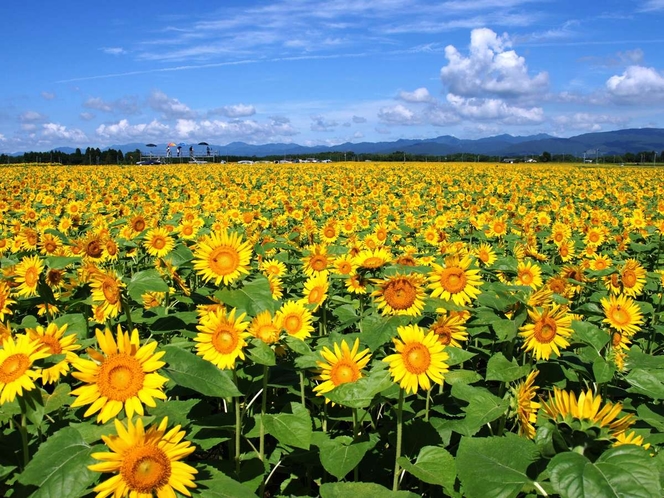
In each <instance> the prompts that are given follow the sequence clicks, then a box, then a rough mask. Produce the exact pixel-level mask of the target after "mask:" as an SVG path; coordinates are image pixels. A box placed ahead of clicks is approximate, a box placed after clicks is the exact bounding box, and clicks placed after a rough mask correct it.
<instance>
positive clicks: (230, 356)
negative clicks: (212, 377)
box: [194, 308, 250, 370]
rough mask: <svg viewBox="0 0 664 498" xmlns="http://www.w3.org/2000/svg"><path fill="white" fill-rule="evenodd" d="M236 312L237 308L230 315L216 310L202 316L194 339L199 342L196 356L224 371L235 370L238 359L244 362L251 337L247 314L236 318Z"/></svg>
mask: <svg viewBox="0 0 664 498" xmlns="http://www.w3.org/2000/svg"><path fill="white" fill-rule="evenodd" d="M235 312H236V309H235V308H233V309H232V310H231V311H230V312H229V313H225V312H224V311H223V310H216V311H213V312H211V313H208V314H207V315H204V316H202V317H201V319H200V323H199V325H198V326H197V329H198V334H197V335H196V337H195V338H194V341H196V342H198V344H197V345H196V351H197V353H196V354H198V355H199V356H202V357H203V359H204V360H207V361H209V362H211V363H212V364H214V365H216V366H217V367H218V368H220V369H222V370H224V369H234V368H235V362H236V361H237V359H238V358H239V359H241V360H244V358H245V356H244V348H245V347H246V346H247V341H246V338H247V337H249V336H250V334H249V332H246V329H247V327H248V326H249V322H248V321H245V316H246V313H242V314H241V315H240V316H238V317H236V316H235Z"/></svg>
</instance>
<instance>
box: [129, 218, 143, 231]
mask: <svg viewBox="0 0 664 498" xmlns="http://www.w3.org/2000/svg"><path fill="white" fill-rule="evenodd" d="M131 226H132V228H133V229H134V232H142V231H143V230H144V229H145V220H144V219H143V218H136V219H135V220H133V221H132V222H131Z"/></svg>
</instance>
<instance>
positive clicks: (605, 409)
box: [540, 387, 635, 437]
mask: <svg viewBox="0 0 664 498" xmlns="http://www.w3.org/2000/svg"><path fill="white" fill-rule="evenodd" d="M600 407H601V409H600ZM621 411H622V403H615V404H613V403H611V402H610V401H607V402H606V403H605V404H604V406H602V397H601V396H600V395H599V394H593V393H592V391H590V390H588V391H585V392H582V393H581V394H580V395H579V399H578V400H577V399H576V395H575V394H574V392H573V391H569V392H568V391H563V390H562V389H558V388H557V387H554V388H553V396H551V397H550V398H549V399H548V401H542V408H541V410H540V413H541V412H544V414H545V415H546V416H547V417H548V418H549V419H551V420H553V421H554V422H565V423H566V424H568V425H570V424H571V423H572V422H573V421H574V420H577V421H579V422H581V423H582V424H583V425H584V426H587V427H598V428H600V429H601V428H607V429H608V430H609V432H610V434H611V435H612V436H613V437H615V436H617V435H618V434H620V433H623V432H625V430H626V429H628V428H629V427H630V426H631V425H632V424H633V423H634V422H635V420H634V415H633V414H629V415H625V416H623V417H621V418H617V417H618V415H619V414H620V412H621Z"/></svg>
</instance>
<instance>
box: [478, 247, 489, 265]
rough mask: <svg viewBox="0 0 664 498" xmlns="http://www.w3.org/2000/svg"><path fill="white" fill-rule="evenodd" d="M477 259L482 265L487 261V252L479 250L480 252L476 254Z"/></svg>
mask: <svg viewBox="0 0 664 498" xmlns="http://www.w3.org/2000/svg"><path fill="white" fill-rule="evenodd" d="M477 257H478V258H480V261H481V262H482V263H486V262H488V261H489V252H488V251H487V250H486V249H482V250H480V252H479V253H478V254H477Z"/></svg>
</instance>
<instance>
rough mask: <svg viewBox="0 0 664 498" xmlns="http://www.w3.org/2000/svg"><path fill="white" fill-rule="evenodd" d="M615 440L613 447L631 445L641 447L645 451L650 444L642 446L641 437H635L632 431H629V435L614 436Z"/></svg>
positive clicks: (622, 433) (623, 433) (624, 433)
mask: <svg viewBox="0 0 664 498" xmlns="http://www.w3.org/2000/svg"><path fill="white" fill-rule="evenodd" d="M615 438H616V440H615V441H614V443H613V445H612V446H614V447H616V446H622V445H623V444H633V445H635V446H641V447H642V448H643V449H645V450H647V449H648V448H650V443H646V444H643V443H644V441H643V436H637V435H636V433H635V432H634V431H631V432H630V433H629V434H628V433H626V432H621V433H620V434H616V435H615Z"/></svg>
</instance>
